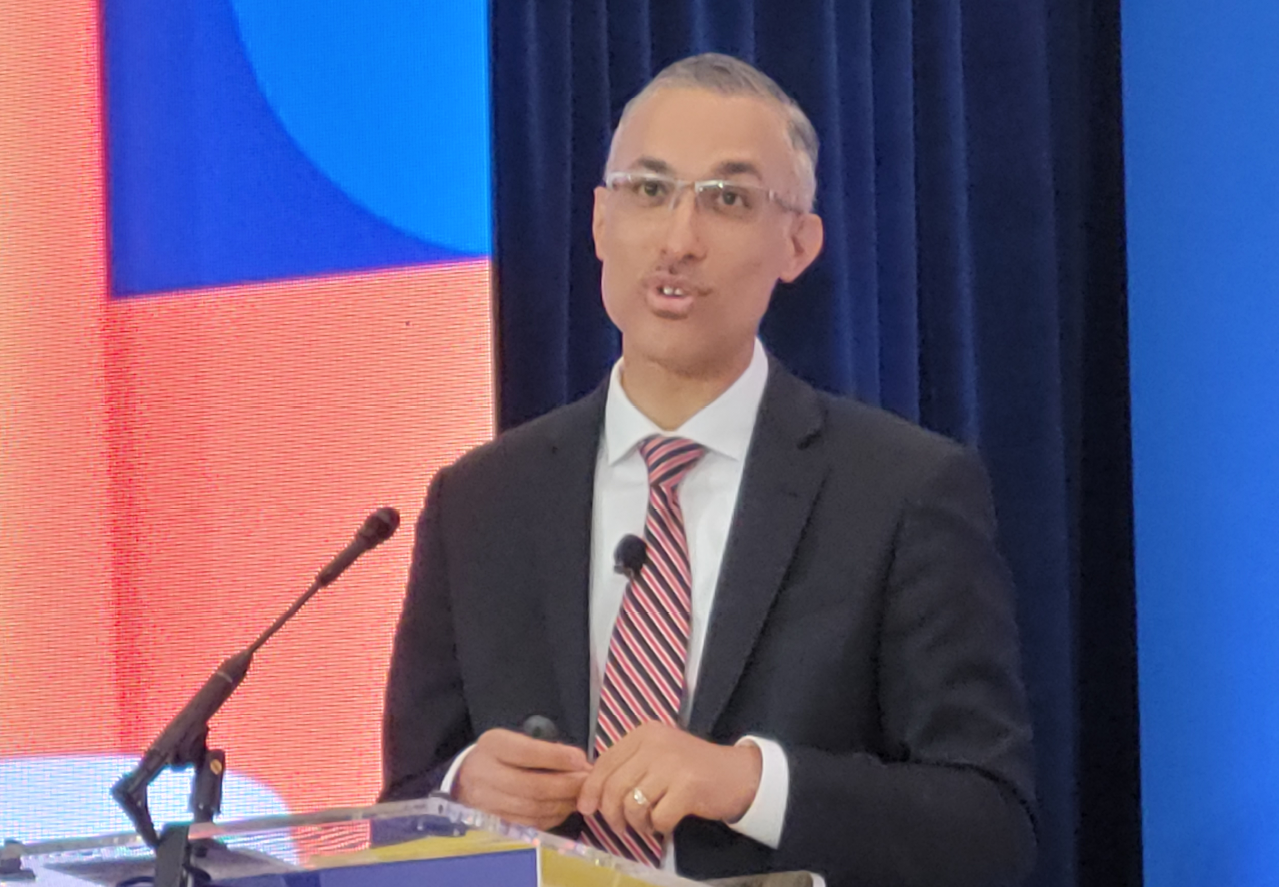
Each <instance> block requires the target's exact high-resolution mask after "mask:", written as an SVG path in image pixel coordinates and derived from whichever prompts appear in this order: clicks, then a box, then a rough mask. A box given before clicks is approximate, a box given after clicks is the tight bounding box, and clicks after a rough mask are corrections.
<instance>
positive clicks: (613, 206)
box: [592, 87, 822, 378]
mask: <svg viewBox="0 0 1279 887" xmlns="http://www.w3.org/2000/svg"><path fill="white" fill-rule="evenodd" d="M609 172H642V173H661V174H664V175H667V176H670V177H672V178H674V179H680V180H690V181H697V180H705V179H724V180H728V181H732V182H738V183H743V184H747V185H756V186H762V187H763V188H766V189H770V190H773V191H776V192H777V193H778V195H779V196H780V197H781V198H782V200H784V201H785V202H787V203H789V204H791V205H796V204H798V203H799V202H800V194H801V186H800V182H799V178H798V175H797V172H796V169H795V155H794V154H793V152H792V148H791V145H790V142H789V140H788V138H787V135H786V128H785V122H784V119H783V116H782V112H781V111H780V109H778V108H777V107H776V106H775V105H773V104H772V103H769V102H766V101H764V100H763V99H759V98H755V97H750V96H731V97H730V96H723V95H720V94H718V93H714V92H710V91H706V90H701V89H686V88H680V87H669V88H664V89H660V90H658V91H657V92H655V93H654V94H653V95H651V96H649V97H648V98H647V99H645V100H644V101H643V102H642V103H641V104H640V105H638V106H637V107H635V108H634V109H633V110H632V113H631V115H630V116H629V117H628V118H627V119H626V121H625V123H624V124H623V125H622V128H621V129H620V130H619V131H618V133H617V136H616V138H615V140H614V143H613V150H612V153H611V155H610V160H609ZM592 228H593V231H594V235H595V253H596V255H597V256H599V258H600V261H601V262H602V263H603V266H604V270H603V276H602V281H601V288H602V290H603V295H604V307H605V309H606V310H607V311H608V315H609V317H610V318H611V319H612V321H613V323H614V324H616V326H617V328H618V329H619V330H621V331H622V348H623V354H624V356H625V358H626V360H627V362H628V363H630V362H631V361H645V362H651V363H655V364H657V365H660V366H662V367H664V368H666V369H667V370H670V371H672V372H675V373H677V374H679V375H683V376H691V377H701V378H708V377H712V376H716V375H720V374H723V373H725V372H727V371H730V370H733V369H735V370H737V371H738V372H740V371H741V369H744V368H745V365H746V363H747V362H749V360H750V353H751V349H752V348H753V342H754V338H755V335H756V331H757V330H758V328H759V322H760V319H761V318H762V317H763V315H764V311H765V309H766V308H767V307H768V301H769V297H770V296H771V294H772V291H773V287H774V285H775V284H776V283H777V281H778V280H785V281H791V280H794V279H795V278H796V277H798V276H799V274H800V273H801V272H803V270H804V269H805V268H807V267H808V265H809V264H810V263H811V262H812V261H813V259H814V258H816V256H817V253H818V251H819V250H820V249H821V243H822V226H821V220H820V219H819V218H818V217H817V216H816V215H813V214H812V213H799V212H792V211H789V210H786V209H784V208H782V207H781V206H780V205H778V204H777V203H775V202H771V201H764V204H763V205H761V206H760V207H759V211H758V212H757V213H754V214H753V217H752V218H751V219H750V220H749V221H744V220H742V219H739V218H732V217H729V216H725V215H721V214H718V213H716V212H713V211H710V210H708V209H707V208H706V207H705V206H699V205H698V203H697V201H696V200H695V199H694V195H693V193H692V190H691V189H684V190H683V191H681V192H679V193H678V196H677V198H676V200H675V204H674V206H673V207H671V208H668V207H666V206H660V207H657V208H652V207H648V208H642V209H639V208H636V206H635V205H634V201H633V200H627V199H626V195H625V194H623V193H621V192H619V191H616V190H610V189H608V188H606V187H599V188H596V189H595V214H594V219H593V225H592Z"/></svg>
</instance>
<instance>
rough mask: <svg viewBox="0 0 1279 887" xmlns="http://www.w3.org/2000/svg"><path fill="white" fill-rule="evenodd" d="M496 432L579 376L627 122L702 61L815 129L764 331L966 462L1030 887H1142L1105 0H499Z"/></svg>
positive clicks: (495, 7) (567, 394) (1117, 206)
mask: <svg viewBox="0 0 1279 887" xmlns="http://www.w3.org/2000/svg"><path fill="white" fill-rule="evenodd" d="M492 27H493V66H492V88H493V101H494V127H495V140H494V144H495V168H494V175H495V194H496V197H495V199H496V220H497V222H496V224H497V237H496V250H495V253H496V258H495V261H496V277H497V286H498V289H497V293H498V302H497V309H498V321H499V322H498V329H499V336H500V341H499V355H500V358H499V359H500V366H499V380H500V385H499V402H500V409H501V414H500V420H501V424H502V426H503V427H510V426H512V425H515V424H518V423H519V422H522V421H524V420H526V419H528V418H531V417H533V416H535V415H538V414H540V413H543V412H545V411H547V410H549V409H551V408H553V407H555V406H558V405H560V404H563V403H565V402H567V401H569V400H571V399H573V398H575V397H577V396H579V395H581V394H583V393H584V392H586V391H588V390H590V389H591V388H593V387H594V386H595V385H597V384H598V383H599V382H600V380H601V379H602V378H603V377H604V375H605V374H606V373H607V371H608V368H609V366H610V365H611V362H612V361H613V360H614V359H615V357H616V355H617V352H618V339H617V334H616V332H615V331H614V330H613V328H612V326H611V325H610V324H609V321H608V319H607V317H606V316H605V314H604V311H603V309H602V306H601V304H600V296H599V265H598V262H597V260H596V258H595V255H594V251H593V247H592V243H591V236H590V217H591V201H592V195H591V190H592V188H593V187H594V186H595V184H596V183H597V182H598V181H599V180H600V177H601V173H602V170H603V163H604V158H605V153H606V147H607V144H608V140H609V137H610V135H611V132H612V128H613V126H614V125H615V124H616V121H617V118H618V116H619V114H620V112H621V108H622V105H623V104H624V102H625V101H626V99H628V98H629V97H630V96H631V95H633V94H634V93H635V92H636V91H637V90H638V89H639V88H640V87H641V86H642V85H643V84H644V83H645V82H646V81H647V80H648V79H649V78H650V77H651V76H652V75H653V74H654V73H656V72H657V71H658V70H660V69H661V68H662V67H663V66H665V65H666V64H668V63H670V62H672V61H674V60H676V59H678V58H680V57H683V56H685V55H688V54H691V53H695V52H701V51H708V50H714V51H719V52H727V53H730V54H733V55H737V56H739V57H741V58H744V59H747V60H749V61H752V62H754V63H755V64H757V65H758V66H759V67H760V68H762V69H763V70H764V71H766V72H768V73H769V74H770V75H772V76H773V77H774V78H775V79H776V80H777V81H778V82H779V83H780V84H781V85H782V87H783V88H784V89H786V90H787V91H788V92H790V93H791V94H792V95H793V96H795V98H796V99H797V100H798V101H799V103H800V104H801V105H802V106H803V107H804V108H805V110H806V111H807V112H808V114H809V115H810V117H811V118H812V120H813V122H814V124H815V125H816V127H817V130H818V133H819V135H820V137H821V140H822V155H821V160H820V163H819V168H818V179H819V188H818V211H819V212H820V213H821V214H822V216H823V217H824V219H825V223H826V233H827V239H826V247H825V252H824V254H823V256H822V257H821V258H820V259H819V260H818V262H817V263H816V264H815V265H814V267H813V268H811V269H810V270H809V272H808V273H807V274H806V275H805V276H804V277H803V278H801V279H800V280H799V281H798V282H797V283H796V284H794V285H791V286H785V287H781V288H780V289H779V290H778V292H777V293H776V295H775V296H774V301H773V305H772V307H771V309H770V312H769V315H768V316H767V317H766V318H765V322H764V330H763V338H764V340H765V343H766V344H767V345H768V347H769V348H770V349H771V350H772V351H773V352H774V353H775V354H776V355H777V356H778V357H779V358H780V359H781V360H782V361H783V362H784V363H785V364H786V365H787V366H789V367H790V368H791V369H792V370H794V371H795V372H797V373H798V374H799V375H801V376H803V377H805V378H807V379H808V380H809V381H811V382H813V383H814V384H816V385H818V386H820V387H823V388H826V389H829V390H833V391H837V392H843V393H849V394H855V395H856V396H858V397H860V398H862V399H864V400H867V401H870V402H873V403H877V404H881V405H883V406H884V407H886V408H888V409H890V410H893V411H895V412H897V413H900V414H902V415H904V416H907V417H909V418H911V419H914V420H916V421H918V422H921V423H922V424H924V425H926V426H929V427H931V428H934V429H936V430H938V431H941V432H943V433H946V434H949V435H951V436H953V437H956V438H959V439H961V440H965V441H968V442H970V443H972V444H974V445H976V446H977V447H978V448H979V449H980V451H981V453H982V454H983V456H984V458H985V460H986V462H987V465H988V466H989V468H990V470H991V474H992V478H993V483H994V487H995V494H996V500H997V506H998V511H999V516H1000V520H1001V524H1002V534H1003V542H1004V546H1005V550H1006V552H1007V554H1008V557H1009V560H1010V563H1011V566H1012V569H1013V571H1014V575H1015V578H1016V580H1017V585H1018V590H1019V595H1020V598H1019V608H1020V609H1019V613H1020V619H1021V625H1022V637H1023V644H1024V649H1025V662H1026V673H1027V682H1028V686H1029V689H1030V693H1031V702H1032V707H1033V715H1034V719H1035V728H1036V734H1037V738H1036V751H1037V756H1038V789H1039V793H1040V805H1041V810H1040V854H1039V856H1040V860H1039V865H1038V867H1037V870H1036V874H1035V875H1034V877H1033V878H1032V879H1031V883H1034V884H1037V885H1068V884H1095V883H1105V884H1124V883H1139V880H1134V879H1139V878H1140V827H1139V807H1138V787H1139V780H1138V766H1137V748H1136V713H1135V712H1136V708H1135V692H1136V691H1135V665H1134V662H1135V649H1134V640H1133V627H1132V626H1133V589H1132V585H1133V580H1132V550H1131V513H1132V507H1131V497H1130V470H1131V464H1130V456H1129V447H1128V400H1127V337H1126V309H1125V288H1124V245H1123V218H1122V191H1123V183H1122V166H1121V161H1122V149H1121V141H1120V128H1119V120H1120V108H1119V60H1118V29H1119V23H1118V0H1109V2H1097V3H1088V2H1084V0H1077V2H1065V0H971V2H958V0H949V2H948V0H939V2H931V3H930V2H915V3H907V2H904V0H787V2H784V3H783V2H776V0H771V2H770V0H754V2H750V0H740V2H731V3H729V2H723V0H535V2H534V0H492Z"/></svg>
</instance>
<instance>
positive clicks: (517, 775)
mask: <svg viewBox="0 0 1279 887" xmlns="http://www.w3.org/2000/svg"><path fill="white" fill-rule="evenodd" d="M590 771H591V765H590V764H589V763H588V762H587V760H586V753H585V752H584V751H582V750H581V749H580V748H577V747H575V746H572V745H562V744H560V743H556V742H544V741H542V740H540V739H531V738H529V737H528V736H525V735H523V734H521V733H515V732H513V731H511V730H497V729H494V730H488V731H486V732H485V733H484V734H483V735H482V736H481V737H480V738H479V740H478V741H476V743H475V747H474V748H473V749H471V752H470V754H468V755H467V756H466V758H465V760H463V761H462V766H461V767H460V768H459V769H458V772H457V781H456V782H455V784H454V786H453V793H454V795H455V797H456V798H457V799H458V800H459V801H461V802H462V803H463V804H466V805H467V806H468V807H475V808H477V809H479V810H484V811H485V812H488V813H492V814H494V815H496V816H500V817H502V818H503V819H506V820H509V821H510V822H514V823H518V824H519V825H531V826H533V828H536V829H541V830H542V831H546V830H547V829H552V828H555V826H557V825H559V824H560V823H561V822H563V821H564V820H565V819H567V818H568V817H569V816H570V815H571V814H572V813H573V811H574V809H575V808H576V806H577V796H578V792H579V791H580V790H581V788H582V783H583V782H585V781H586V777H587V775H588V774H589V773H590Z"/></svg>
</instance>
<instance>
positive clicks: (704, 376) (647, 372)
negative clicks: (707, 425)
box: [621, 341, 755, 431]
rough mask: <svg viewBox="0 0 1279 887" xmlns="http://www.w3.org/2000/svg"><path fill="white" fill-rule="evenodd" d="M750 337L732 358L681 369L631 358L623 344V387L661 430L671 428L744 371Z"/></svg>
mask: <svg viewBox="0 0 1279 887" xmlns="http://www.w3.org/2000/svg"><path fill="white" fill-rule="evenodd" d="M754 349H755V344H754V342H753V341H752V342H751V345H750V347H749V348H747V349H746V351H745V352H744V353H743V354H741V355H738V356H737V357H736V358H735V359H734V360H732V361H731V362H728V363H726V364H725V365H723V366H721V367H716V368H714V369H713V370H710V371H705V370H703V371H698V372H680V371H679V370H677V369H673V368H671V367H669V366H666V365H663V364H661V363H657V362H655V361H652V360H645V359H643V358H634V357H632V356H630V355H627V354H626V349H625V345H623V348H622V373H621V382H622V389H623V390H624V391H625V392H626V396H627V397H628V398H630V400H631V403H633V404H634V405H635V408H636V409H638V410H639V411H640V412H641V413H643V414H644V415H645V416H647V417H648V418H650V419H652V420H653V423H654V424H655V425H657V427H658V428H661V429H662V430H663V431H674V430H675V429H676V428H679V427H680V426H681V425H683V424H684V423H685V422H687V421H688V420H689V419H691V418H692V417H693V416H695V415H696V414H697V413H698V412H699V411H700V410H701V409H702V408H703V407H705V406H706V405H707V404H709V403H710V402H711V401H713V400H715V398H717V397H719V396H720V395H721V394H723V393H724V392H725V391H727V390H728V389H729V387H730V386H731V385H732V384H733V383H734V382H736V381H737V379H738V378H739V377H740V376H741V375H742V373H744V372H746V368H747V367H748V366H750V363H751V357H752V356H753V355H754Z"/></svg>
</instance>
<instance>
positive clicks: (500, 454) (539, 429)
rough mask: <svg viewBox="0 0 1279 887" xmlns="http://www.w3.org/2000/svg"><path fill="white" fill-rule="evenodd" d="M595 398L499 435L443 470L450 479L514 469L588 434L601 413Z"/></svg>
mask: <svg viewBox="0 0 1279 887" xmlns="http://www.w3.org/2000/svg"><path fill="white" fill-rule="evenodd" d="M595 401H596V395H595V394H591V395H587V396H586V397H584V398H581V399H579V400H575V401H573V402H572V403H569V404H566V405H564V406H562V407H557V408H555V409H553V410H551V411H550V412H549V413H544V414H543V415H541V416H538V417H537V418H535V419H530V420H529V421H527V422H525V423H523V424H522V425H517V426H516V427H514V428H511V429H508V430H506V431H503V432H501V433H500V434H498V435H497V436H496V437H494V438H493V439H492V440H490V441H488V442H486V443H483V444H480V445H479V446H477V447H474V448H473V449H470V450H468V451H467V452H465V453H463V454H462V455H461V456H460V457H458V458H457V459H456V460H455V461H454V462H453V463H452V464H451V465H449V466H448V468H447V469H446V470H447V471H448V472H449V474H451V475H467V474H472V473H475V472H480V473H488V472H491V471H495V470H503V469H508V468H509V469H518V468H519V467H520V466H521V465H522V464H523V463H524V462H525V461H526V460H528V459H530V458H536V457H537V456H539V455H541V454H543V453H545V452H547V451H548V450H550V449H551V448H553V447H555V446H556V445H557V444H558V443H559V442H561V441H563V440H565V439H566V438H573V437H575V436H578V435H583V434H590V433H591V429H592V428H593V427H594V426H597V425H598V422H599V415H600V411H601V409H602V407H601V405H600V404H599V403H596V402H595Z"/></svg>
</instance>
